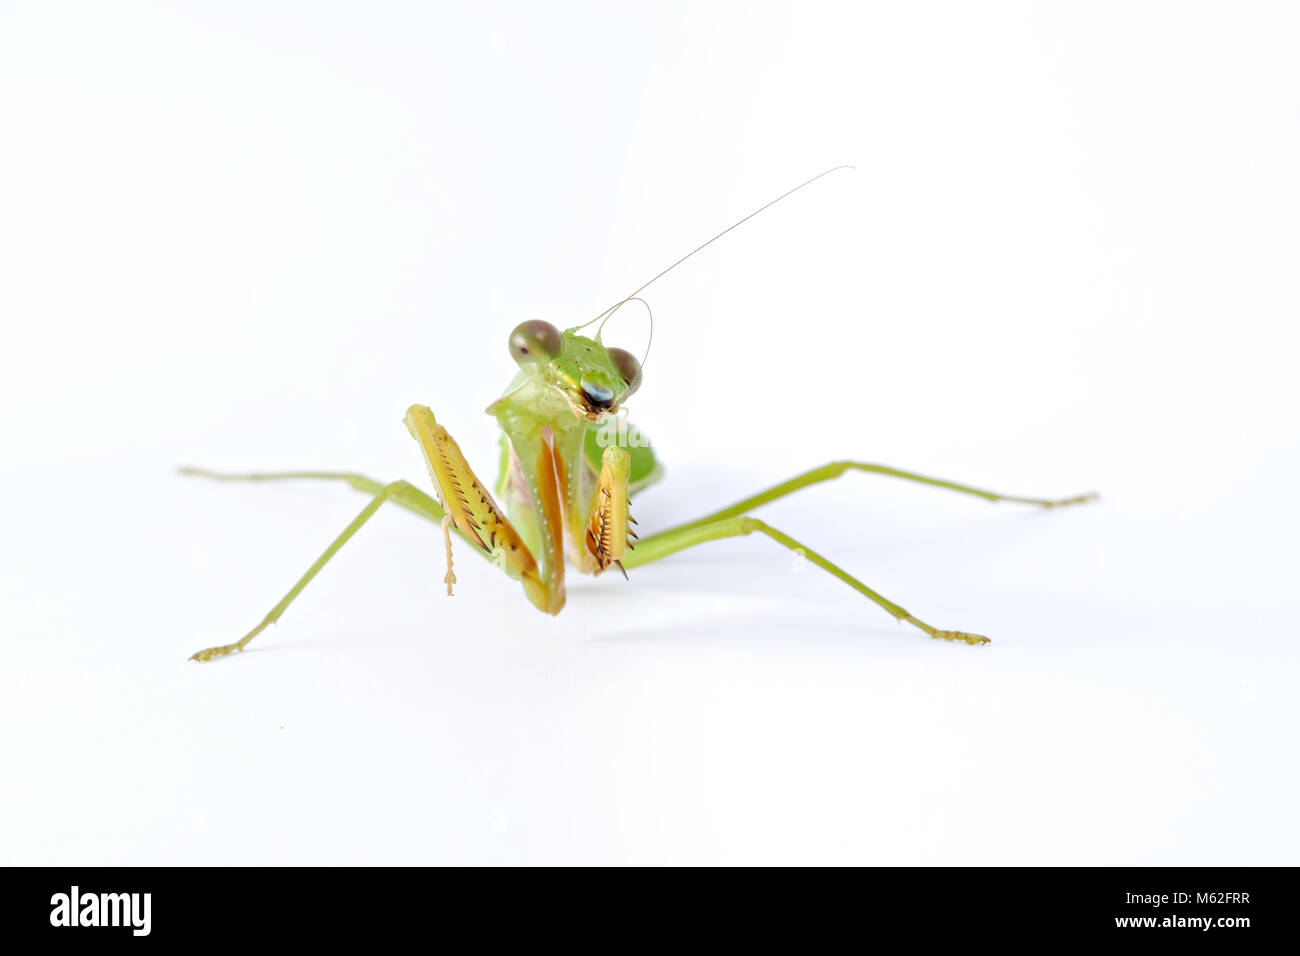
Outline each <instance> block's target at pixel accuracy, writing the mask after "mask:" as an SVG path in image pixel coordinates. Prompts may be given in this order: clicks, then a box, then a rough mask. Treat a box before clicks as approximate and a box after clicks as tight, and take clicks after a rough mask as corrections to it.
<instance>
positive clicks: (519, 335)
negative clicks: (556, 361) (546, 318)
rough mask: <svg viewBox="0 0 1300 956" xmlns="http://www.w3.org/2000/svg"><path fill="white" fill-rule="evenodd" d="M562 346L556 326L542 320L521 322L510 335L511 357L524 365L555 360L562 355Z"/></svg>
mask: <svg viewBox="0 0 1300 956" xmlns="http://www.w3.org/2000/svg"><path fill="white" fill-rule="evenodd" d="M561 348H562V344H561V342H560V333H559V332H558V331H556V329H555V326H553V325H551V323H549V322H543V321H542V320H541V319H530V320H529V321H527V322H520V323H519V324H518V325H516V326H515V330H514V331H513V332H511V333H510V357H511V358H513V359H514V360H515V361H516V362H518V363H519V364H520V365H522V364H523V363H524V362H538V361H541V360H543V359H553V358H555V357H556V356H557V355H559V354H560V349H561Z"/></svg>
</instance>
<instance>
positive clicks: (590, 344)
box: [510, 319, 641, 421]
mask: <svg viewBox="0 0 1300 956" xmlns="http://www.w3.org/2000/svg"><path fill="white" fill-rule="evenodd" d="M510 355H511V357H512V358H513V359H514V360H515V361H516V362H517V363H519V366H520V368H524V369H530V370H531V371H532V372H533V373H534V374H535V375H537V376H538V377H539V378H540V379H541V380H542V381H544V382H546V383H547V384H548V385H550V386H552V387H553V388H555V389H557V390H559V391H560V392H561V393H562V394H563V395H564V397H565V399H566V400H567V401H568V403H569V405H570V406H571V407H572V408H573V410H574V411H575V412H577V413H579V414H580V415H582V416H583V417H585V418H587V419H589V420H590V421H596V420H597V419H598V418H600V417H602V416H603V415H605V414H607V413H610V412H614V411H617V410H618V406H619V405H620V404H621V403H622V402H624V401H625V400H626V399H627V398H628V397H629V396H630V395H631V394H632V393H633V392H635V391H636V390H637V388H638V387H639V386H640V385H641V363H640V362H639V361H637V359H636V356H634V355H633V354H632V353H631V352H628V351H626V350H625V349H620V348H610V347H608V346H606V345H605V344H603V343H602V342H601V341H600V332H599V331H598V332H597V333H596V337H595V338H594V339H589V338H587V337H586V336H585V335H579V334H578V330H577V329H566V330H565V331H563V332H561V331H560V330H558V329H557V328H556V327H555V326H553V325H551V324H550V323H549V322H543V321H542V320H541V319H532V320H530V321H528V322H522V323H520V324H519V325H517V326H516V327H515V330H514V331H513V332H511V333H510Z"/></svg>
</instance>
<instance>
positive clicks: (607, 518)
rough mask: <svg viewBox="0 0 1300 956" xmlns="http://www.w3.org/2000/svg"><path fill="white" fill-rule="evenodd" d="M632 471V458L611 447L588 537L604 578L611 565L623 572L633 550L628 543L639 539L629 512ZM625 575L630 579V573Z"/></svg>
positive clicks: (593, 505) (602, 468) (603, 464)
mask: <svg viewBox="0 0 1300 956" xmlns="http://www.w3.org/2000/svg"><path fill="white" fill-rule="evenodd" d="M631 467H632V459H631V456H629V455H628V453H627V452H626V451H625V450H624V449H622V448H619V447H617V446H615V445H609V446H607V447H606V448H605V451H604V453H603V454H602V455H601V464H600V477H599V478H598V479H597V480H596V490H595V492H594V493H593V494H592V498H591V508H590V509H589V510H588V513H587V524H586V528H585V536H584V542H585V544H586V547H587V554H588V556H589V557H590V558H591V560H592V561H593V562H594V565H595V567H594V568H593V569H592V573H593V574H600V573H601V572H602V571H604V570H606V569H607V568H608V567H609V566H610V565H611V564H614V565H618V569H619V570H620V571H622V570H623V565H622V564H621V560H622V558H623V555H624V554H626V553H627V549H628V548H629V547H631V543H630V542H629V540H628V539H629V538H632V539H635V538H636V533H635V532H634V531H633V530H632V525H633V524H634V523H635V522H634V521H633V519H632V516H631V514H630V512H629V510H628V508H629V501H628V492H627V484H628V475H629V474H630V473H631ZM623 573H624V576H626V574H627V572H626V571H624V572H623Z"/></svg>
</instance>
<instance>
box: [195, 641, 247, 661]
mask: <svg viewBox="0 0 1300 956" xmlns="http://www.w3.org/2000/svg"><path fill="white" fill-rule="evenodd" d="M243 649H244V645H243V644H222V645H221V646H220V647H207V648H204V649H203V650H201V651H198V652H196V653H194V654H191V655H190V660H192V661H210V660H213V659H214V658H217V657H225V656H226V655H227V654H233V653H235V652H236V651H242V650H243Z"/></svg>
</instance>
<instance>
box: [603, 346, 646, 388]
mask: <svg viewBox="0 0 1300 956" xmlns="http://www.w3.org/2000/svg"><path fill="white" fill-rule="evenodd" d="M607 351H608V352H609V357H610V360H611V361H613V363H614V367H615V368H617V369H618V374H619V375H621V376H623V381H624V382H626V383H627V391H626V392H624V393H623V398H627V397H628V396H629V395H631V394H632V393H633V392H635V391H636V390H637V389H638V388H640V387H641V363H640V362H638V361H637V360H636V356H635V355H633V354H632V353H631V352H629V351H627V350H626V349H608V350H607Z"/></svg>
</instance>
